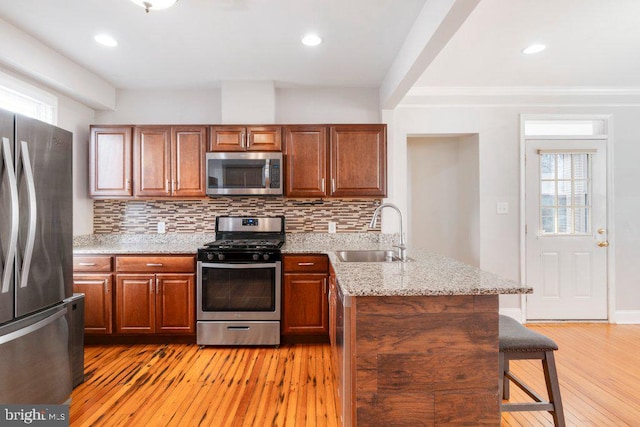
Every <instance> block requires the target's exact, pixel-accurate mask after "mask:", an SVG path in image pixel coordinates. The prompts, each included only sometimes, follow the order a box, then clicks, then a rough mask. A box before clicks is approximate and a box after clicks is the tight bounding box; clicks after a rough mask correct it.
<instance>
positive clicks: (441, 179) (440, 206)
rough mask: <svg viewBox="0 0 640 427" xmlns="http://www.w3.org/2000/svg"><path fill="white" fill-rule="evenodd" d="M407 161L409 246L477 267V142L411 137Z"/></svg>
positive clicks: (452, 137) (461, 139)
mask: <svg viewBox="0 0 640 427" xmlns="http://www.w3.org/2000/svg"><path fill="white" fill-rule="evenodd" d="M474 142H475V143H474ZM474 153H476V155H475V157H474V155H473V154H474ZM407 158H408V175H409V180H408V183H407V184H408V187H409V193H408V194H409V198H408V215H407V216H408V217H409V231H410V232H409V234H408V243H409V246H411V247H414V248H416V247H419V248H424V249H427V250H430V251H433V252H437V253H440V254H442V255H445V256H448V257H451V258H455V259H457V260H460V261H462V262H465V263H467V264H471V265H475V266H479V264H480V260H479V257H478V255H479V254H478V252H479V235H478V234H477V233H478V228H477V226H476V224H477V223H478V218H479V216H478V206H477V200H478V198H479V197H478V185H477V182H478V176H477V173H478V156H477V138H476V140H475V141H474V138H473V137H472V136H467V137H460V136H450V135H441V136H429V137H410V138H408V149H407Z"/></svg>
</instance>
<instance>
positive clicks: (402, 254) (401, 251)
mask: <svg viewBox="0 0 640 427" xmlns="http://www.w3.org/2000/svg"><path fill="white" fill-rule="evenodd" d="M383 208H393V209H395V211H396V212H398V215H399V216H400V244H398V245H394V246H393V247H394V248H398V257H399V258H400V260H401V261H406V260H407V245H406V242H405V241H404V229H403V228H402V212H400V209H398V207H397V206H396V205H394V204H393V203H383V204H381V205H380V206H378V207H377V208H376V210H375V211H373V218H371V222H370V223H369V228H373V227H375V226H376V224H377V222H378V217H379V216H380V212H381V211H382V209H383Z"/></svg>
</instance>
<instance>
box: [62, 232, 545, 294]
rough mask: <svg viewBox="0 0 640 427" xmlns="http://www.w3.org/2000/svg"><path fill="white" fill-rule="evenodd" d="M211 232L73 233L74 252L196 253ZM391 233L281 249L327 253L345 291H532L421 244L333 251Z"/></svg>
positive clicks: (303, 238) (333, 237)
mask: <svg viewBox="0 0 640 427" xmlns="http://www.w3.org/2000/svg"><path fill="white" fill-rule="evenodd" d="M213 240H215V235H214V234H211V233H193V234H187V233H184V234H180V233H172V234H157V235H156V234H139V235H136V234H132V235H127V234H104V235H87V236H77V237H75V238H74V254H116V255H121V254H145V253H158V254H195V253H196V252H197V250H198V248H200V247H202V246H203V245H204V244H205V243H207V242H210V241H213ZM396 240H397V239H396V236H395V235H390V234H380V233H337V234H324V233H292V234H287V242H286V244H285V245H284V246H283V247H282V253H283V254H292V253H318V254H327V255H328V256H329V260H330V261H331V264H332V265H333V268H334V270H335V272H336V277H337V279H338V283H339V285H340V288H341V290H342V292H343V294H344V295H345V296H352V297H358V296H426V295H495V294H525V293H531V292H532V291H533V290H532V288H530V287H527V286H525V285H522V284H520V283H518V282H515V281H512V280H508V279H504V278H501V277H499V276H498V275H496V274H493V273H489V272H486V271H482V270H480V269H478V268H476V267H472V266H470V265H467V264H464V263H462V262H459V261H456V260H454V259H452V258H448V257H445V256H442V255H438V254H434V253H431V252H428V251H426V250H422V249H412V248H409V249H408V251H407V254H408V256H409V258H411V260H410V261H407V262H342V261H340V260H339V259H338V257H337V256H336V254H335V251H338V250H364V249H390V248H391V247H392V245H393V242H395V241H396Z"/></svg>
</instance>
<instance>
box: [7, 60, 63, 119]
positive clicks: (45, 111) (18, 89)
mask: <svg viewBox="0 0 640 427" xmlns="http://www.w3.org/2000/svg"><path fill="white" fill-rule="evenodd" d="M12 100H13V101H14V102H15V103H19V102H20V103H24V104H26V105H29V108H16V106H15V105H11V101H12ZM0 108H3V109H5V110H9V111H13V112H15V113H18V114H22V115H25V116H29V117H33V118H34V119H38V120H42V121H43V122H47V123H50V124H52V125H57V124H58V97H57V96H55V95H53V94H52V93H50V92H47V91H45V90H42V89H40V88H38V87H36V86H33V85H31V84H29V83H26V82H24V81H22V80H20V79H17V78H15V77H13V76H11V75H9V74H6V73H3V72H0Z"/></svg>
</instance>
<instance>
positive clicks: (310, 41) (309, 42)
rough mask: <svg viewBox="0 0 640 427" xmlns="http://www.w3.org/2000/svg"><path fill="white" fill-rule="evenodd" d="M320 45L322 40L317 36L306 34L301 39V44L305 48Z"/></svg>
mask: <svg viewBox="0 0 640 427" xmlns="http://www.w3.org/2000/svg"><path fill="white" fill-rule="evenodd" d="M320 43H322V39H321V38H320V36H318V35H317V34H307V35H306V36H304V37H303V38H302V44H304V45H305V46H318V45H319V44H320Z"/></svg>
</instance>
